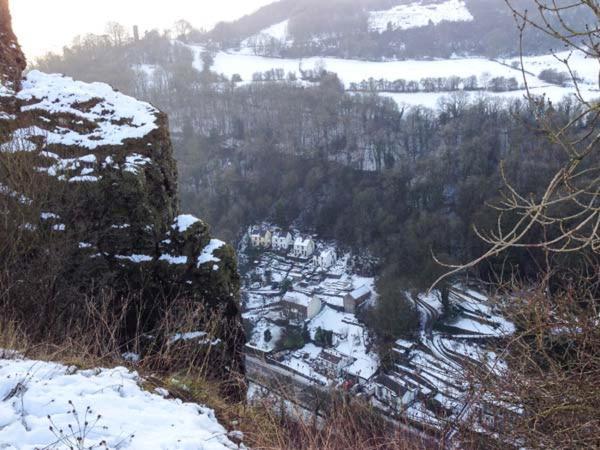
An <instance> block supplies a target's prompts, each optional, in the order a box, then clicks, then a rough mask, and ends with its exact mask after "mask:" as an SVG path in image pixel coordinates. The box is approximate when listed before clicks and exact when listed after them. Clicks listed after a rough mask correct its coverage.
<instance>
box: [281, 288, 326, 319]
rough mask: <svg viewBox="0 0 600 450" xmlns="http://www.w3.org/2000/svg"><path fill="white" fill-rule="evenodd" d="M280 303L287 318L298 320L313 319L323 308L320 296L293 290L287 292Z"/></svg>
mask: <svg viewBox="0 0 600 450" xmlns="http://www.w3.org/2000/svg"><path fill="white" fill-rule="evenodd" d="M280 305H281V307H282V311H283V313H284V315H285V316H286V318H287V319H288V320H290V321H297V322H303V321H305V320H311V319H313V318H314V317H315V316H316V315H317V314H319V312H321V309H322V308H323V303H322V302H321V299H320V298H319V297H316V296H308V295H306V294H303V293H301V292H293V291H292V292H286V294H285V295H284V296H283V298H282V299H281V302H280Z"/></svg>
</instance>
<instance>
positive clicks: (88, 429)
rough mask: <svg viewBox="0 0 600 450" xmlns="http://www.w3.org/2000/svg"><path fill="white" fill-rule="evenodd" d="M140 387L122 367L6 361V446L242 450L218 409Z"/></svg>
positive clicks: (0, 422)
mask: <svg viewBox="0 0 600 450" xmlns="http://www.w3.org/2000/svg"><path fill="white" fill-rule="evenodd" d="M140 381H141V380H140V378H139V376H138V375H137V374H136V373H135V372H130V371H128V370H127V369H125V368H122V367H121V368H116V369H94V370H76V369H75V368H73V367H67V366H63V365H60V364H55V363H47V362H41V361H31V360H26V359H8V360H7V359H0V448H3V449H9V450H17V449H18V450H33V449H42V448H48V449H60V448H98V449H100V448H110V449H116V448H119V449H128V450H150V449H169V450H176V449H187V450H225V449H234V448H238V446H236V445H235V444H233V443H232V442H231V441H230V440H229V439H228V438H227V430H225V428H223V426H221V425H220V424H219V423H218V421H217V419H216V418H215V415H214V412H213V411H212V410H210V409H207V408H205V407H202V406H199V405H196V404H192V403H183V402H181V401H179V400H169V399H166V398H163V397H162V396H161V395H158V394H156V393H155V394H153V393H149V392H146V391H144V390H142V388H141V387H140V385H139V383H140ZM86 423H87V425H86ZM79 438H82V439H83V441H82V442H79V441H78V439H79ZM103 442H104V443H105V444H101V443H103Z"/></svg>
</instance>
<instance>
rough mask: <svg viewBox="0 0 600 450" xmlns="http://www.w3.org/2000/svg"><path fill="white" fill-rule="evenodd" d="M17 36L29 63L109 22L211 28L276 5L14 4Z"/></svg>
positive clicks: (71, 0)
mask: <svg viewBox="0 0 600 450" xmlns="http://www.w3.org/2000/svg"><path fill="white" fill-rule="evenodd" d="M9 1H10V4H11V10H12V15H13V21H14V28H15V32H16V33H17V34H18V37H19V41H20V43H21V45H22V47H23V49H24V51H25V53H26V55H27V57H28V58H35V57H36V56H40V55H42V54H44V53H46V52H48V51H51V50H53V51H57V50H60V49H61V48H62V47H63V46H64V45H65V44H68V43H70V42H71V41H72V39H73V38H74V37H75V36H77V35H78V34H85V33H101V32H103V31H104V28H105V25H106V23H107V22H109V21H117V22H120V23H122V24H123V25H127V26H128V27H132V26H133V25H134V24H137V25H139V26H140V30H141V31H142V33H143V31H144V30H146V29H151V28H159V29H165V28H171V26H172V25H173V23H174V22H175V21H177V20H179V19H182V18H183V19H186V20H187V21H189V22H190V23H192V25H194V26H196V27H198V28H201V27H204V28H211V27H212V26H213V25H214V24H215V23H217V22H219V21H221V20H232V19H236V18H238V17H241V16H243V15H245V14H249V13H251V12H253V11H255V10H257V9H258V8H260V7H261V6H264V5H267V4H269V3H272V2H273V1H274V0H9Z"/></svg>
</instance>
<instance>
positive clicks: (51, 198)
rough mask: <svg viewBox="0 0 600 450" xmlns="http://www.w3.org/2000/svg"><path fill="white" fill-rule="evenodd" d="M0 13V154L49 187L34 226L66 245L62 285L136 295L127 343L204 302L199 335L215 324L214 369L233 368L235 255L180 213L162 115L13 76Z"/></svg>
mask: <svg viewBox="0 0 600 450" xmlns="http://www.w3.org/2000/svg"><path fill="white" fill-rule="evenodd" d="M0 5H1V8H0V12H1V13H2V20H1V21H0V26H2V28H1V30H2V35H1V39H0V55H1V56H2V60H1V61H2V65H1V66H0V76H1V77H2V78H1V80H2V81H1V83H0V86H2V87H0V89H2V91H1V92H3V94H2V95H3V98H4V100H3V102H2V103H0V127H2V130H3V134H0V153H4V154H5V155H20V157H21V158H25V160H27V161H28V164H31V166H32V167H33V169H34V173H35V174H37V175H36V176H39V177H40V179H43V182H44V183H47V185H48V188H47V189H46V190H47V192H48V196H47V198H45V199H44V202H43V211H42V212H41V221H42V223H43V225H44V226H45V227H47V228H48V229H50V230H52V231H53V232H56V233H64V234H67V235H68V236H69V238H70V239H69V242H71V245H70V246H69V248H66V249H64V258H65V260H66V261H67V262H66V264H65V269H64V270H63V271H62V273H61V275H60V281H59V282H60V283H61V284H63V285H66V286H68V287H69V288H71V289H72V290H75V291H76V292H79V293H81V295H82V296H83V295H86V296H90V295H94V294H95V293H97V292H100V291H102V290H104V289H109V290H110V291H111V292H113V293H114V294H115V295H116V298H123V299H124V298H131V296H132V295H135V296H136V297H135V298H136V301H135V304H134V305H132V308H131V314H130V315H131V318H130V320H129V323H128V326H127V328H128V330H127V331H128V333H130V334H131V335H132V334H134V333H135V334H139V333H140V332H149V331H152V330H154V329H156V324H157V323H159V322H160V321H161V318H162V316H163V315H164V313H165V311H166V310H168V309H169V308H170V307H171V306H172V305H173V303H174V302H176V301H180V300H181V299H185V300H186V301H188V302H192V303H194V304H197V305H202V306H204V307H205V311H206V315H205V316H203V318H199V319H198V323H197V330H198V331H202V330H203V327H205V326H207V324H206V323H205V321H208V320H213V321H214V320H216V321H217V322H218V324H219V326H218V327H213V328H212V329H211V331H214V332H216V336H213V337H215V338H216V339H214V340H213V342H215V343H219V345H221V347H222V352H221V356H223V355H225V358H224V359H221V362H220V363H219V364H220V366H219V365H217V366H216V367H215V368H216V369H222V370H223V371H231V370H234V371H240V370H242V368H243V366H242V358H241V348H242V346H243V328H242V325H241V318H240V312H239V307H238V302H239V279H238V273H237V267H236V260H235V255H234V251H233V249H232V248H231V247H230V246H228V245H226V244H225V243H223V242H221V241H218V240H216V239H213V238H212V237H211V235H210V231H209V228H208V226H207V225H206V224H205V223H204V222H202V221H201V220H199V219H197V218H195V217H192V216H189V215H181V212H180V211H179V205H178V197H177V170H176V163H175V160H174V158H173V148H172V144H171V140H170V136H169V131H168V123H167V117H166V116H165V115H164V114H163V113H161V112H160V111H158V110H157V109H155V108H154V107H153V106H152V105H150V104H148V103H144V102H139V101H137V100H135V99H133V98H131V97H128V96H125V95H123V94H121V93H119V92H116V91H115V90H113V89H112V88H111V87H110V86H108V85H106V84H103V83H91V84H90V83H82V82H78V81H74V80H73V79H71V78H67V77H63V76H61V75H48V74H44V73H41V72H38V71H32V72H30V73H29V74H27V75H26V76H25V78H23V79H21V72H22V70H23V64H22V63H23V61H24V59H23V57H22V54H21V53H20V50H19V47H18V44H17V43H16V42H15V39H14V35H13V34H12V31H11V30H10V21H9V18H8V17H9V16H8V9H7V1H6V0H0ZM7 18H8V19H7ZM0 176H1V173H0ZM1 181H2V180H1V179H0V182H1ZM1 186H2V184H0V187H1ZM4 191H5V192H8V190H7V189H5V190H4ZM2 192H3V191H2V189H0V195H2ZM13 192H14V191H13ZM140 328H141V329H140ZM184 331H189V330H184ZM165 338H166V339H168V336H167V337H165ZM223 360H226V364H224V363H223V362H222V361H223ZM225 366H227V367H225ZM217 371H218V370H217Z"/></svg>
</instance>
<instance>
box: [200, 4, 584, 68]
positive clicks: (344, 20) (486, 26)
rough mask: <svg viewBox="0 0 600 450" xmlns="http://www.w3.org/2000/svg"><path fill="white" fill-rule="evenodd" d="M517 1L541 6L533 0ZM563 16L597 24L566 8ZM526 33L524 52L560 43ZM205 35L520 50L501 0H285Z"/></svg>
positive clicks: (288, 52) (310, 51)
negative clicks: (533, 2)
mask: <svg viewBox="0 0 600 450" xmlns="http://www.w3.org/2000/svg"><path fill="white" fill-rule="evenodd" d="M512 3H513V4H514V5H515V6H516V7H518V8H520V9H524V8H530V9H531V10H533V11H536V9H535V8H531V7H532V1H531V0H515V1H513V2H512ZM564 19H565V20H566V21H573V22H575V23H582V22H585V21H589V23H590V24H591V23H593V18H591V17H590V18H588V17H583V16H582V15H581V13H569V11H568V10H567V11H566V12H565V15H564ZM527 34H528V35H527V36H526V38H527V39H526V43H527V44H526V47H525V49H524V50H525V53H527V54H542V53H547V52H548V51H549V50H550V49H551V48H559V46H560V43H559V42H557V41H555V40H553V39H552V38H550V37H548V36H546V35H544V34H543V33H541V32H536V31H535V30H532V29H529V30H528V31H527ZM204 38H205V39H207V40H210V41H212V42H213V43H216V44H217V46H218V47H219V48H221V49H233V50H239V51H243V52H252V53H253V54H256V55H262V56H282V57H308V56H337V57H342V58H361V59H373V60H381V59H403V58H427V57H438V58H447V57H449V56H451V55H453V54H454V55H478V56H487V57H507V56H514V55H515V53H516V51H517V50H516V49H517V48H518V31H517V27H516V25H515V22H514V19H513V16H512V13H511V11H510V9H509V7H508V6H507V5H506V4H505V2H504V1H502V0H327V1H323V0H280V1H277V2H274V3H272V4H270V5H267V6H265V7H263V8H261V9H260V10H258V11H257V12H256V13H254V14H251V15H248V16H245V17H242V18H241V19H239V20H237V21H235V22H230V23H220V24H218V25H217V26H216V27H215V28H214V29H213V30H212V31H210V32H209V33H208V34H207V35H206V36H204Z"/></svg>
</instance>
